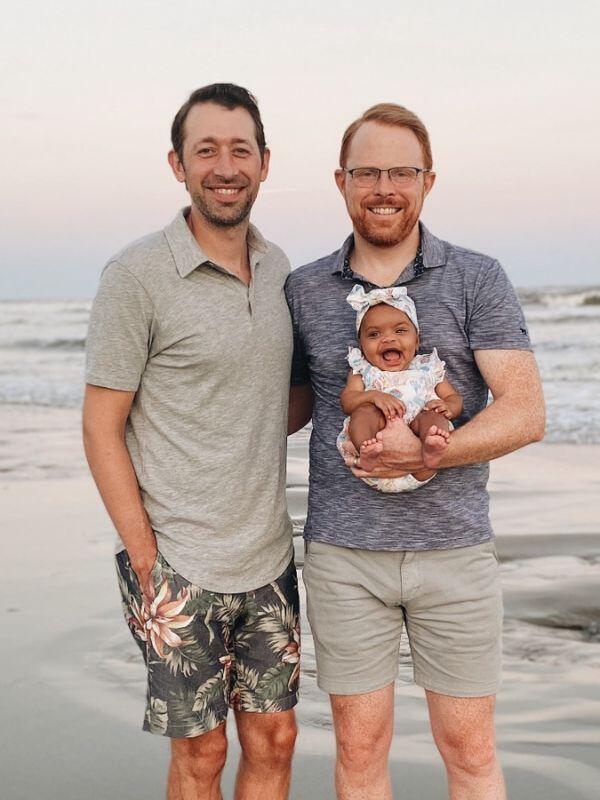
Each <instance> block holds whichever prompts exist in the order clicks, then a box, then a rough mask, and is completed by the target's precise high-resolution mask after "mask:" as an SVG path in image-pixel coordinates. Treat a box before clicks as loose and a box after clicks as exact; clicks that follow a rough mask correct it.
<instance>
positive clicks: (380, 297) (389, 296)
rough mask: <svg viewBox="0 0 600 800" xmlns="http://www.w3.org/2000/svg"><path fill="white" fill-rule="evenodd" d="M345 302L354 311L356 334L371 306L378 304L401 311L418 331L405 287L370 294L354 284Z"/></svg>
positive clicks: (417, 324)
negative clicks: (384, 304)
mask: <svg viewBox="0 0 600 800" xmlns="http://www.w3.org/2000/svg"><path fill="white" fill-rule="evenodd" d="M346 302H347V303H349V304H350V305H351V306H352V308H353V309H354V310H355V311H356V331H357V332H358V330H359V328H360V324H361V322H362V320H363V317H364V315H365V314H366V313H367V311H368V310H369V309H370V308H371V306H376V305H379V303H387V305H389V306H394V308H397V309H398V310H399V311H403V312H404V313H405V314H406V316H407V317H408V318H409V320H410V321H411V322H412V324H413V325H414V326H415V328H416V329H417V331H418V330H419V323H418V321H417V309H416V308H415V304H414V303H413V301H412V300H411V299H410V297H409V296H408V293H407V291H406V287H405V286H391V287H390V288H389V289H372V290H371V291H370V292H365V290H364V289H363V287H362V286H360V284H356V285H355V286H353V287H352V291H351V292H350V294H349V295H348V297H347V298H346Z"/></svg>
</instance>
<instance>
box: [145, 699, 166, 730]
mask: <svg viewBox="0 0 600 800" xmlns="http://www.w3.org/2000/svg"><path fill="white" fill-rule="evenodd" d="M146 723H147V726H148V730H149V731H150V732H151V733H160V734H165V733H166V732H167V728H168V726H169V714H168V711H167V704H166V702H165V701H164V700H161V699H160V698H159V697H150V698H148V705H147V706H146Z"/></svg>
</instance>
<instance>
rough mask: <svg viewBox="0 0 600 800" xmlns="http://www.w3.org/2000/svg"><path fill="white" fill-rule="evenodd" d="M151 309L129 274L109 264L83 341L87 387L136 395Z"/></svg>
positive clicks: (115, 264)
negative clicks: (85, 338)
mask: <svg viewBox="0 0 600 800" xmlns="http://www.w3.org/2000/svg"><path fill="white" fill-rule="evenodd" d="M153 317H154V308H153V305H152V302H151V300H150V298H149V297H148V294H147V293H146V290H145V289H144V287H143V286H142V284H141V283H140V282H139V281H138V280H137V278H135V277H134V276H133V275H132V274H131V272H130V271H129V270H128V269H127V268H126V267H124V266H123V265H122V264H119V263H118V262H115V261H113V262H110V263H109V264H108V265H107V266H106V267H105V269H104V272H103V273H102V277H101V278H100V286H99V288H98V293H97V294H96V298H95V300H94V304H93V306H92V312H91V315H90V324H89V328H88V335H87V340H86V374H85V379H86V382H87V383H91V384H93V385H94V386H104V387H106V388H108V389H120V390H121V391H126V392H135V391H137V389H138V387H139V385H140V380H141V377H142V373H143V371H144V369H145V366H146V362H147V360H148V353H149V348H150V339H151V330H152V323H153Z"/></svg>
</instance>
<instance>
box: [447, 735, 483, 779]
mask: <svg viewBox="0 0 600 800" xmlns="http://www.w3.org/2000/svg"><path fill="white" fill-rule="evenodd" d="M437 745H438V748H439V751H440V753H441V756H442V758H443V760H444V764H445V765H446V768H447V769H448V771H449V772H452V773H463V774H464V773H466V774H468V775H472V776H477V777H483V776H485V775H489V774H490V773H491V772H493V770H494V768H495V763H496V748H495V745H494V741H493V739H492V738H489V737H482V736H468V735H467V736H465V735H456V736H451V735H449V736H445V737H443V738H442V739H441V740H440V741H438V743H437Z"/></svg>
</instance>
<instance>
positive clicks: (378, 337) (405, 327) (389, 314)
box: [359, 303, 419, 372]
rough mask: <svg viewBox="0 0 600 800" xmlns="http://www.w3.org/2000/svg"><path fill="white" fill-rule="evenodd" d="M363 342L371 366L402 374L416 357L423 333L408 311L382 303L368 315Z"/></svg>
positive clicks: (361, 342)
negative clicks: (416, 326)
mask: <svg viewBox="0 0 600 800" xmlns="http://www.w3.org/2000/svg"><path fill="white" fill-rule="evenodd" d="M359 342H360V349H361V350H362V354H363V356H364V357H365V358H366V359H367V361H368V362H369V363H370V364H373V366H374V367H378V368H379V369H381V370H384V371H385V372H399V371H400V370H403V369H406V368H407V367H408V365H409V364H410V362H411V361H412V360H413V358H414V357H415V356H416V354H417V350H418V348H419V334H418V333H417V329H416V328H415V326H414V325H413V324H412V322H411V321H410V319H409V318H408V317H407V316H406V314H405V313H404V311H400V310H399V309H398V308H394V306H390V305H388V304H387V303H379V304H378V305H376V306H371V308H370V309H369V310H368V311H367V313H366V314H365V315H364V317H363V320H362V324H361V326H360V331H359Z"/></svg>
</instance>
